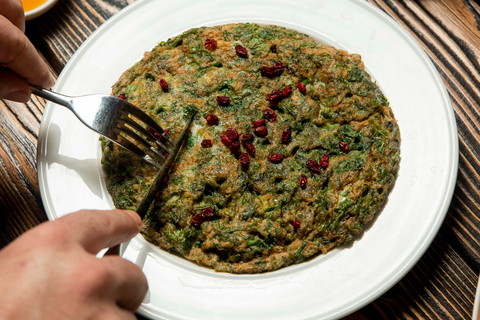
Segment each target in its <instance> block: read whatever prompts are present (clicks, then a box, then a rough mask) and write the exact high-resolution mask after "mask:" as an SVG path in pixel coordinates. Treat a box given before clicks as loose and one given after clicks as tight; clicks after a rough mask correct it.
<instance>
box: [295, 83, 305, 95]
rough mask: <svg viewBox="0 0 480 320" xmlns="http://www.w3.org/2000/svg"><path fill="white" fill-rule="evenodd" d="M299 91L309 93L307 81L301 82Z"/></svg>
mask: <svg viewBox="0 0 480 320" xmlns="http://www.w3.org/2000/svg"><path fill="white" fill-rule="evenodd" d="M297 87H298V91H300V92H301V93H302V94H306V93H307V87H306V86H305V83H303V82H301V81H300V82H299V83H298V85H297Z"/></svg>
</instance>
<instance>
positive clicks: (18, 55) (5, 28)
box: [0, 16, 53, 88]
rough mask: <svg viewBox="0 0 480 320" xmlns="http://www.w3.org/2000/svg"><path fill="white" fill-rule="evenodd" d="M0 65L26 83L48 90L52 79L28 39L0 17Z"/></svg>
mask: <svg viewBox="0 0 480 320" xmlns="http://www.w3.org/2000/svg"><path fill="white" fill-rule="evenodd" d="M0 30H2V33H1V35H0V65H2V64H3V65H4V66H5V67H7V68H8V69H10V70H11V71H13V72H14V73H16V74H18V75H19V76H20V77H22V78H24V79H25V81H26V82H28V83H31V84H34V85H37V86H41V87H45V88H50V87H51V86H52V85H53V79H52V76H51V75H50V73H49V71H48V68H47V65H46V64H45V62H44V61H43V60H42V59H41V58H40V56H39V55H38V53H37V51H36V50H35V48H34V47H33V45H32V43H31V42H30V41H29V40H28V38H27V37H26V36H25V34H23V32H22V31H20V30H19V29H18V28H17V27H16V26H14V25H13V24H12V23H11V22H10V21H8V20H7V18H5V17H3V16H0Z"/></svg>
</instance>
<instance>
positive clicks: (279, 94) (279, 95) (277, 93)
mask: <svg viewBox="0 0 480 320" xmlns="http://www.w3.org/2000/svg"><path fill="white" fill-rule="evenodd" d="M282 99H283V91H282V90H273V91H272V92H270V93H269V94H267V101H270V102H273V103H278V102H280V100H282Z"/></svg>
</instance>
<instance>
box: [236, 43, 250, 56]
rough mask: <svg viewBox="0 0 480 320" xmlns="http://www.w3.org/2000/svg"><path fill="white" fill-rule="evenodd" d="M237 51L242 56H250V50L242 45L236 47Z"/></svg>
mask: <svg viewBox="0 0 480 320" xmlns="http://www.w3.org/2000/svg"><path fill="white" fill-rule="evenodd" d="M235 52H236V53H237V56H239V57H240V58H248V51H247V49H245V48H244V47H242V46H241V45H238V46H236V47H235Z"/></svg>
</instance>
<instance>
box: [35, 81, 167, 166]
mask: <svg viewBox="0 0 480 320" xmlns="http://www.w3.org/2000/svg"><path fill="white" fill-rule="evenodd" d="M30 88H31V89H32V93H33V94H35V95H37V96H39V97H42V98H44V99H46V100H49V101H51V102H54V103H56V104H59V105H62V106H64V107H67V108H68V109H70V110H71V111H72V112H73V113H74V114H75V116H76V117H77V118H78V119H79V120H80V121H81V122H82V123H83V124H85V125H86V126H87V127H88V128H90V129H92V130H93V131H95V132H97V133H99V134H100V135H102V136H104V137H105V138H107V139H109V140H111V141H113V142H115V143H116V144H118V145H120V146H122V147H123V148H125V149H127V150H128V151H130V152H131V153H133V154H134V155H136V156H138V157H140V158H142V159H143V160H145V161H147V162H148V163H150V164H152V165H154V166H156V167H157V168H161V165H160V164H159V163H158V162H157V161H156V160H154V159H153V158H152V157H151V156H150V155H148V154H146V153H145V152H144V151H143V150H142V149H140V148H139V147H138V146H136V145H135V144H134V143H132V142H131V141H130V140H128V139H127V138H126V137H125V136H128V137H130V138H131V139H133V140H134V141H136V142H138V143H140V144H141V145H143V146H144V147H146V148H148V149H149V150H150V151H152V152H153V153H155V154H156V155H158V156H159V157H158V158H159V159H164V157H163V155H162V154H161V153H160V151H159V150H158V148H160V149H162V150H163V151H165V152H167V153H169V152H170V149H171V147H172V146H173V145H174V142H173V141H172V139H171V138H170V137H169V136H168V134H167V133H166V132H165V131H164V130H163V129H162V128H161V127H160V126H159V125H158V124H157V123H156V122H155V121H154V120H153V119H152V118H150V116H148V115H147V114H146V113H145V112H143V111H142V110H140V109H139V108H137V107H135V106H134V105H132V104H131V103H128V102H127V101H126V100H123V99H121V98H117V97H114V96H110V95H104V94H93V95H85V96H77V97H70V96H66V95H63V94H59V93H56V92H53V91H51V90H47V89H43V88H39V87H35V86H32V85H30ZM141 123H143V125H142V124H141ZM124 135H125V136H124ZM156 135H160V136H161V137H163V138H164V141H166V143H165V144H167V145H168V144H169V145H170V147H168V146H167V145H165V144H163V143H162V142H161V141H160V140H159V139H158V138H157V137H155V136H156ZM142 136H144V137H145V138H146V139H144V138H142ZM162 162H164V160H163V161H162Z"/></svg>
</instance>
